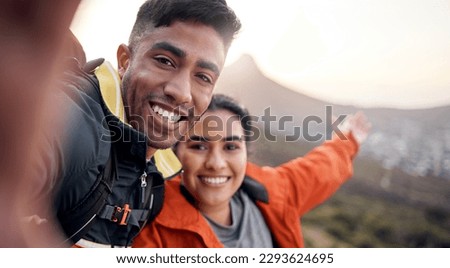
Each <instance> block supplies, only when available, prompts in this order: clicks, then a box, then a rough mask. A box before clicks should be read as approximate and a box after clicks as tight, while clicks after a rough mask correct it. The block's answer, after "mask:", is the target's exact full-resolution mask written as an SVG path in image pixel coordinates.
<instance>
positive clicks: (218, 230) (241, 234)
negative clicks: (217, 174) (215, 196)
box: [203, 190, 273, 248]
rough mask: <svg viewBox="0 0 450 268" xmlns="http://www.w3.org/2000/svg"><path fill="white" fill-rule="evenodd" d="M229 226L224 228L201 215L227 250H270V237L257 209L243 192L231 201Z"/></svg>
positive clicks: (271, 244)
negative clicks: (230, 222)
mask: <svg viewBox="0 0 450 268" xmlns="http://www.w3.org/2000/svg"><path fill="white" fill-rule="evenodd" d="M230 206H231V219H232V222H233V223H232V224H231V226H224V225H221V224H218V223H216V222H214V221H213V220H211V219H209V218H208V217H207V216H206V215H203V216H204V217H205V218H206V220H207V221H208V223H209V225H210V226H211V227H212V229H213V230H214V233H215V234H216V235H217V237H218V238H219V240H220V241H221V242H222V243H223V244H224V246H225V247H229V248H271V247H273V242H272V237H271V234H270V230H269V228H268V227H267V225H266V222H265V220H264V218H263V216H262V215H261V212H260V211H259V209H258V207H257V206H256V205H255V203H254V202H253V201H252V200H251V199H250V197H249V196H248V195H247V194H246V193H245V192H244V191H243V190H239V191H237V193H236V194H234V196H233V198H232V199H231V203H230Z"/></svg>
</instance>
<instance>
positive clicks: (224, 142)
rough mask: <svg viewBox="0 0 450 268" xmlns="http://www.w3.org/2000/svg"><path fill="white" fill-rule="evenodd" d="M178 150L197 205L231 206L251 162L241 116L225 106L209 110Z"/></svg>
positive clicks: (184, 176) (203, 206)
mask: <svg viewBox="0 0 450 268" xmlns="http://www.w3.org/2000/svg"><path fill="white" fill-rule="evenodd" d="M176 153H177V155H178V157H179V159H180V161H181V164H182V165H183V169H184V174H183V183H184V185H185V187H186V189H187V190H188V191H189V192H190V193H191V195H192V196H193V197H194V198H195V199H196V201H197V206H198V207H199V208H200V209H202V208H205V209H210V208H214V207H217V206H228V204H229V202H230V200H231V197H232V196H233V195H234V193H235V192H236V191H237V190H238V188H239V187H240V185H241V184H242V181H243V179H244V176H245V168H246V163H247V147H246V144H245V137H244V129H243V128H242V126H241V123H240V121H239V117H238V116H236V115H235V114H233V113H231V112H229V111H228V110H224V109H221V110H216V111H207V112H206V113H205V114H204V115H203V116H202V118H201V119H200V121H199V122H198V123H197V124H196V125H195V126H194V128H193V129H192V130H191V131H190V132H189V134H188V136H187V139H185V141H181V142H180V143H179V144H178V146H177V150H176Z"/></svg>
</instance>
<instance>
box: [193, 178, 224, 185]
mask: <svg viewBox="0 0 450 268" xmlns="http://www.w3.org/2000/svg"><path fill="white" fill-rule="evenodd" d="M200 179H201V181H202V182H203V183H206V184H222V183H225V182H227V180H228V177H200Z"/></svg>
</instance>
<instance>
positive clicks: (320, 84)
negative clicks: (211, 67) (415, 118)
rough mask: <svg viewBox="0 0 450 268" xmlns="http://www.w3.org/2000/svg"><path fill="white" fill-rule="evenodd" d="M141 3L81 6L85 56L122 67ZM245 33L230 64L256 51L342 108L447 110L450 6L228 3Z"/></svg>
mask: <svg viewBox="0 0 450 268" xmlns="http://www.w3.org/2000/svg"><path fill="white" fill-rule="evenodd" d="M142 2H143V0H83V1H82V2H81V4H80V7H79V10H78V12H77V14H76V16H75V18H74V21H73V23H72V27H71V28H72V30H73V31H74V33H75V34H76V36H77V37H78V38H79V39H80V41H81V43H82V44H83V46H84V48H85V52H86V54H87V58H88V59H94V58H98V57H104V58H106V59H107V60H109V61H110V62H112V63H113V65H114V66H115V65H116V59H115V55H116V50H117V47H118V45H119V44H121V43H127V41H128V35H129V32H130V30H131V28H132V26H133V23H134V20H135V16H136V13H137V10H138V9H139V6H140V5H141V4H142ZM227 2H228V4H229V5H230V6H231V7H232V8H233V9H234V10H235V12H236V14H237V15H238V17H239V18H240V20H241V22H242V24H243V28H242V30H241V32H240V33H239V35H238V36H237V38H236V40H235V41H234V43H233V44H232V46H231V48H230V51H229V55H228V59H227V63H226V65H229V64H231V63H233V62H234V61H236V60H237V59H238V58H239V57H240V56H241V55H242V54H250V55H251V56H253V58H254V59H255V61H256V63H257V64H258V66H259V68H260V69H261V71H262V72H263V73H264V74H265V75H266V76H268V77H269V78H271V79H272V80H274V81H276V82H278V83H280V84H282V85H284V86H286V87H288V88H290V89H293V90H296V91H299V92H301V93H303V94H306V95H309V96H311V97H315V98H318V99H322V100H327V101H331V102H334V103H338V104H349V105H356V106H361V107H392V108H401V109H416V108H429V107H435V106H442V105H450V0H276V1H274V0H228V1H227Z"/></svg>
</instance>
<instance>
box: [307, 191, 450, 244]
mask: <svg viewBox="0 0 450 268" xmlns="http://www.w3.org/2000/svg"><path fill="white" fill-rule="evenodd" d="M302 223H303V232H304V235H305V241H306V246H307V247H359V248H360V247H377V248H398V247H402V248H415V247H450V216H449V213H447V212H445V211H444V210H443V209H439V208H427V209H417V208H414V207H411V206H409V205H406V204H401V203H392V202H389V201H388V202H386V201H384V200H382V199H374V198H367V197H365V196H361V195H357V194H350V193H346V192H345V191H340V192H338V193H337V194H335V195H334V196H333V197H332V198H331V199H330V200H329V201H327V202H326V203H324V204H322V205H321V206H319V207H318V208H316V209H314V210H313V211H311V212H310V213H308V214H306V215H305V217H303V219H302ZM318 230H320V231H322V232H324V233H326V234H327V235H326V237H327V239H325V240H322V239H320V236H317V233H318Z"/></svg>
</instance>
